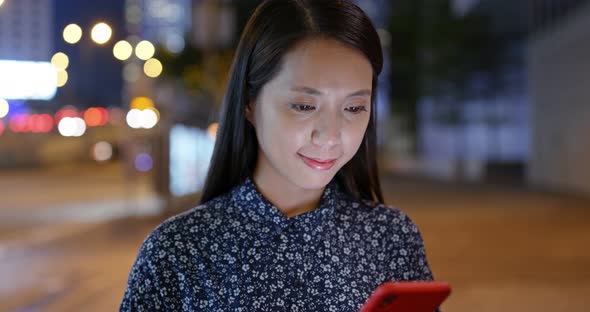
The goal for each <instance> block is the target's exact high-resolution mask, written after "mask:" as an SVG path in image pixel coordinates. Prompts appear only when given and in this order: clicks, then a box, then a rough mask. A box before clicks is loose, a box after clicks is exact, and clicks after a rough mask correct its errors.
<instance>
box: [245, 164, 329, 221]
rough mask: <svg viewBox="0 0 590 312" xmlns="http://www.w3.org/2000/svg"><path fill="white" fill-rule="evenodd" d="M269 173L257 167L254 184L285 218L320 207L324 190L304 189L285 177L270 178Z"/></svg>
mask: <svg viewBox="0 0 590 312" xmlns="http://www.w3.org/2000/svg"><path fill="white" fill-rule="evenodd" d="M269 171H270V170H264V168H260V167H259V166H257V168H256V170H255V171H254V175H253V182H254V184H255V185H256V188H257V189H258V191H259V192H260V193H261V194H262V196H264V198H266V199H267V200H268V201H269V202H270V203H271V204H273V205H274V206H275V207H277V209H279V210H280V211H281V212H282V213H283V214H284V215H285V216H287V217H289V218H290V217H294V216H296V215H298V214H302V213H305V212H308V211H312V210H314V209H316V208H317V207H318V206H319V202H320V199H321V197H322V194H323V192H324V188H321V189H313V190H309V189H303V188H301V187H299V186H296V185H294V184H293V183H291V182H290V181H287V180H286V179H285V178H283V177H279V176H276V177H272V176H269V175H271V174H270V173H269ZM265 172H266V174H265Z"/></svg>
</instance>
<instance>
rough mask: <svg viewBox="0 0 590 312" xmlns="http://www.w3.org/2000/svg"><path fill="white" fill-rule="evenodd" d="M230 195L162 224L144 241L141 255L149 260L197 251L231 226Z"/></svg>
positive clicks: (215, 199)
mask: <svg viewBox="0 0 590 312" xmlns="http://www.w3.org/2000/svg"><path fill="white" fill-rule="evenodd" d="M231 211H232V210H231V207H230V201H229V198H228V196H227V195H221V196H219V197H216V198H214V199H212V200H210V201H208V202H206V203H203V204H201V205H199V206H196V207H194V208H192V209H190V210H188V211H185V212H183V213H180V214H177V215H175V216H172V217H170V218H168V219H166V220H165V221H163V222H162V223H160V224H159V225H158V226H157V227H156V228H155V229H154V230H153V231H152V232H151V233H150V234H149V235H148V236H147V237H146V239H145V240H144V242H143V245H142V248H141V250H140V256H142V255H143V256H146V257H149V258H153V257H159V256H161V255H164V254H177V253H178V252H184V251H186V250H192V249H194V248H197V247H198V246H199V245H200V244H201V243H202V242H203V241H207V240H208V238H210V237H215V235H216V233H217V232H220V231H223V230H224V228H225V227H227V226H228V225H229V224H231V222H232V221H231V220H233V219H234V218H233V216H232V213H231Z"/></svg>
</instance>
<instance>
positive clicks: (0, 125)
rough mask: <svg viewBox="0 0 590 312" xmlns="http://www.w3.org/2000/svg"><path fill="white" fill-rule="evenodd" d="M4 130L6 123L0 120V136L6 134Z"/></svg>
mask: <svg viewBox="0 0 590 312" xmlns="http://www.w3.org/2000/svg"><path fill="white" fill-rule="evenodd" d="M4 130H5V126H4V121H2V120H0V135H2V134H3V133H4Z"/></svg>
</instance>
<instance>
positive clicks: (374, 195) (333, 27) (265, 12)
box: [201, 0, 383, 203]
mask: <svg viewBox="0 0 590 312" xmlns="http://www.w3.org/2000/svg"><path fill="white" fill-rule="evenodd" d="M308 38H327V39H334V40H337V41H339V42H342V43H344V44H346V45H348V46H350V47H352V48H354V49H356V50H358V51H360V52H362V53H363V54H364V55H365V57H367V59H368V60H369V62H370V63H371V67H372V69H373V81H372V94H371V116H370V118H369V124H368V126H367V130H366V132H365V136H364V138H363V141H362V143H361V145H360V147H359V149H358V151H357V153H356V154H355V155H354V156H353V158H352V159H351V160H350V161H349V162H348V163H347V164H346V165H344V166H343V167H342V168H341V169H340V171H339V172H338V173H337V174H336V177H335V178H336V179H337V182H338V183H339V184H340V185H341V186H342V188H343V190H344V191H345V192H346V193H348V194H349V195H350V196H352V197H354V198H356V199H359V200H360V199H364V200H370V201H372V202H375V203H383V195H382V193H381V185H380V183H379V177H378V171H377V160H376V124H375V123H376V107H375V98H376V96H377V78H378V76H379V73H381V68H382V66H383V54H382V51H381V43H380V41H379V36H378V35H377V31H376V30H375V27H374V26H373V24H372V23H371V21H370V19H369V18H368V17H367V15H366V14H365V13H364V12H363V11H362V10H361V9H360V8H359V7H358V6H356V5H355V4H353V3H352V2H350V1H348V0H267V1H264V2H262V3H261V4H260V5H259V6H258V7H257V8H256V10H255V11H254V13H253V15H252V16H251V17H250V19H249V21H248V23H247V25H246V28H245V29H244V32H243V33H242V37H241V38H240V42H239V44H238V47H237V51H236V54H235V57H234V61H233V64H232V67H231V69H230V73H229V80H228V84H227V90H226V93H225V97H224V99H223V109H222V112H221V119H220V122H219V128H218V132H217V139H216V142H215V148H214V150H213V157H212V159H211V164H210V167H209V172H208V174H207V180H206V182H205V187H204V189H203V194H202V196H201V203H204V202H206V201H209V200H210V199H212V198H214V197H217V196H219V195H221V194H224V193H226V192H228V191H229V190H230V189H231V188H232V187H234V186H236V185H238V184H240V183H242V182H243V181H244V180H245V179H246V178H247V177H249V176H251V175H252V174H253V173H254V167H255V165H256V159H257V156H258V140H257V138H256V132H255V130H254V127H253V126H252V125H251V124H250V123H249V122H247V121H246V117H245V108H246V105H247V104H248V103H249V102H251V101H252V100H253V99H255V98H256V97H257V96H258V93H259V92H260V90H261V89H262V87H263V86H264V85H265V84H266V83H267V82H268V81H270V80H271V79H272V78H273V77H274V76H275V75H276V74H277V73H278V71H279V70H280V66H281V60H282V57H283V55H285V53H286V52H287V51H289V49H291V48H292V47H293V46H294V45H295V44H297V43H298V42H300V41H301V40H303V39H308Z"/></svg>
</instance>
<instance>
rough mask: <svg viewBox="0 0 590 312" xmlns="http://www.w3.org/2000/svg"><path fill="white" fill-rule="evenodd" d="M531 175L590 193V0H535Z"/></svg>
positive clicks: (530, 57)
mask: <svg viewBox="0 0 590 312" xmlns="http://www.w3.org/2000/svg"><path fill="white" fill-rule="evenodd" d="M532 4H533V6H532V10H533V22H534V23H533V26H534V29H533V33H532V35H531V38H530V42H529V49H528V61H529V63H528V67H529V77H528V79H529V94H530V98H531V111H532V114H531V126H532V146H531V157H530V168H529V172H528V178H529V180H530V182H531V183H534V184H536V185H541V186H544V187H547V188H551V189H558V190H564V191H570V192H578V193H585V194H590V164H589V163H588V161H589V160H590V140H589V139H588V135H589V134H590V103H589V102H588V101H589V100H588V99H590V88H589V87H588V81H590V60H589V58H588V55H590V40H588V38H590V1H579V0H577V1H571V0H570V1H560V0H554V1H546V0H545V1H533V2H532Z"/></svg>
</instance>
